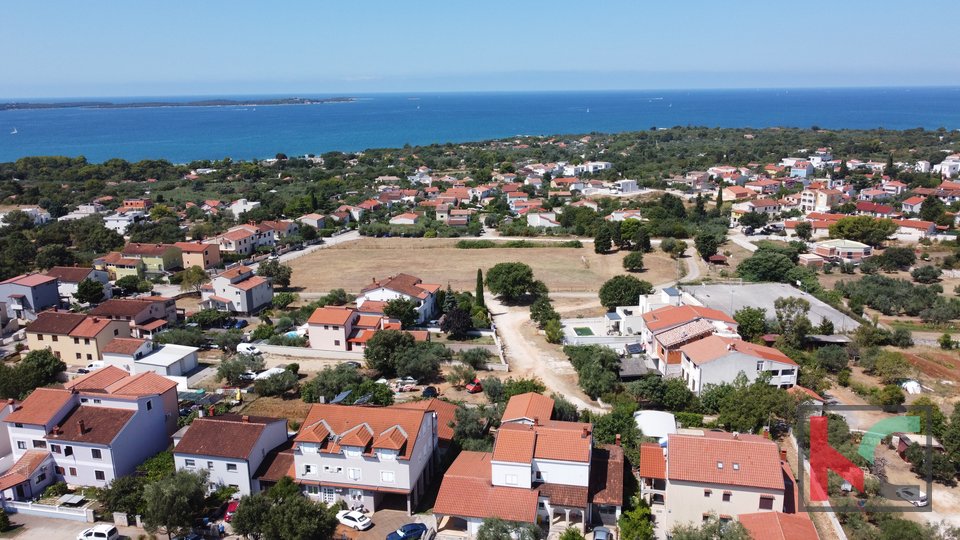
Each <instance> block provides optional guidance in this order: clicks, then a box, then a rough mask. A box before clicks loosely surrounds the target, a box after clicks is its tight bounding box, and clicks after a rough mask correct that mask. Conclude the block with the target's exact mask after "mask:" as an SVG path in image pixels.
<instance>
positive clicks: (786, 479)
mask: <svg viewBox="0 0 960 540" xmlns="http://www.w3.org/2000/svg"><path fill="white" fill-rule="evenodd" d="M638 475H639V477H640V497H641V498H643V499H644V500H646V501H647V502H648V503H649V504H650V509H651V511H652V513H653V517H654V527H655V532H656V535H657V538H658V539H664V538H666V537H667V536H666V534H667V532H668V531H670V530H671V529H672V528H673V527H675V526H677V525H698V524H700V523H702V522H703V521H704V520H706V519H707V518H710V517H717V518H719V519H720V521H733V520H735V519H737V516H740V515H744V514H754V513H758V512H771V513H772V512H781V513H790V514H792V513H794V512H795V511H796V508H795V504H796V498H795V496H794V495H795V491H794V487H795V483H796V481H795V480H794V478H793V474H792V473H791V472H790V467H789V466H788V465H787V464H786V463H785V462H784V461H782V459H781V454H780V450H779V448H778V447H777V444H776V443H775V442H773V441H771V440H770V439H767V438H765V437H761V436H758V435H748V434H740V433H725V432H716V431H706V430H695V429H680V430H677V433H671V434H668V435H667V442H666V445H665V446H663V447H661V446H660V445H659V444H657V443H642V444H641V445H640V464H639V473H638Z"/></svg>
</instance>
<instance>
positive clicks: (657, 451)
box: [639, 443, 667, 480]
mask: <svg viewBox="0 0 960 540" xmlns="http://www.w3.org/2000/svg"><path fill="white" fill-rule="evenodd" d="M639 474H640V478H657V479H661V480H665V479H666V478H667V461H666V460H665V459H664V457H663V448H660V445H659V444H657V443H640V473H639Z"/></svg>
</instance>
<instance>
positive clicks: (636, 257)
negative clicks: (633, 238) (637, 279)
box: [623, 251, 643, 272]
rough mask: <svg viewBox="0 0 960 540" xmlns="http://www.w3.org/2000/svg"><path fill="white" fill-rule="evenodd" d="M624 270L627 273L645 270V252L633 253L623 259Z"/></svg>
mask: <svg viewBox="0 0 960 540" xmlns="http://www.w3.org/2000/svg"><path fill="white" fill-rule="evenodd" d="M623 269H624V270H626V271H627V272H639V271H641V270H643V252H642V251H631V252H630V253H627V256H626V257H624V258H623Z"/></svg>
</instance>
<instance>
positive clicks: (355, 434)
mask: <svg viewBox="0 0 960 540" xmlns="http://www.w3.org/2000/svg"><path fill="white" fill-rule="evenodd" d="M427 414H428V413H427V411H424V410H414V409H400V408H394V407H363V406H359V405H330V404H315V405H313V406H312V407H311V408H310V412H309V413H308V414H307V418H306V419H305V420H304V421H303V427H302V428H301V430H300V433H298V434H297V436H296V438H295V439H294V440H296V441H297V442H310V443H316V442H319V443H321V447H320V452H324V453H340V447H342V446H361V447H364V448H365V449H366V450H367V451H369V450H370V449H368V448H367V446H369V445H370V444H371V443H374V442H377V443H380V442H382V443H383V444H387V443H386V442H385V441H383V440H382V439H381V438H382V436H384V435H385V434H386V433H387V432H388V431H390V430H392V429H394V428H397V427H399V428H400V429H401V430H402V432H403V434H405V435H406V436H407V444H406V445H404V446H403V448H402V449H401V450H400V451H399V453H398V455H397V457H398V458H399V459H410V456H411V455H412V453H413V449H414V447H415V446H416V444H417V438H418V436H419V434H420V426H421V425H422V423H423V421H424V417H425V416H426V415H427ZM324 432H328V434H329V435H330V437H326V436H324ZM392 437H393V439H391V440H392V441H396V435H393V436H392ZM391 444H393V443H391ZM385 447H386V446H384V448H385Z"/></svg>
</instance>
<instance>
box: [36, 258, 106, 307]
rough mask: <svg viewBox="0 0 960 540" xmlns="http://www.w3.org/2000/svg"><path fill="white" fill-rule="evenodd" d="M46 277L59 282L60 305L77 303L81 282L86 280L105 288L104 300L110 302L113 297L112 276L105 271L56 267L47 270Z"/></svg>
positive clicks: (78, 267) (76, 267) (77, 267)
mask: <svg viewBox="0 0 960 540" xmlns="http://www.w3.org/2000/svg"><path fill="white" fill-rule="evenodd" d="M46 275H47V276H50V277H52V278H54V279H56V280H57V292H58V293H59V295H60V303H61V304H64V305H67V306H69V305H70V304H72V303H74V302H77V288H78V287H79V286H80V282H81V281H83V280H85V279H89V280H92V281H96V282H97V283H99V284H100V285H101V286H103V298H104V299H107V300H109V299H110V298H111V297H113V286H112V285H110V274H108V273H107V272H106V271H105V270H97V269H96V268H91V267H81V266H54V267H53V268H51V269H50V270H47V272H46Z"/></svg>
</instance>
